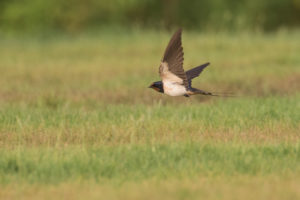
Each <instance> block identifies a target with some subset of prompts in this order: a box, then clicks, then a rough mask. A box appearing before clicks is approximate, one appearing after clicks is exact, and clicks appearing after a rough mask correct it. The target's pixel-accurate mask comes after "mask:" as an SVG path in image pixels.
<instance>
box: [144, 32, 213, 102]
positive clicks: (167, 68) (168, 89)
mask: <svg viewBox="0 0 300 200" xmlns="http://www.w3.org/2000/svg"><path fill="white" fill-rule="evenodd" d="M181 32H182V30H181V29H179V30H178V31H176V32H175V33H174V35H173V36H172V38H171V40H170V42H169V44H168V46H167V48H166V50H165V53H164V56H163V58H162V60H161V63H160V66H159V75H160V78H161V80H162V81H156V82H153V83H152V84H151V85H150V86H149V88H152V89H154V90H156V91H158V92H161V93H164V94H167V95H169V96H185V97H189V96H190V95H196V94H202V95H210V96H218V95H216V94H212V93H211V92H206V91H203V90H200V89H197V88H193V87H192V79H193V78H196V77H197V76H199V75H200V73H201V72H202V71H203V69H204V68H205V67H207V66H208V65H209V63H205V64H203V65H200V66H198V67H195V68H193V69H190V70H188V71H187V72H185V71H184V69H183V48H182V44H181Z"/></svg>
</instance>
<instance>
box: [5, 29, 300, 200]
mask: <svg viewBox="0 0 300 200" xmlns="http://www.w3.org/2000/svg"><path fill="white" fill-rule="evenodd" d="M169 37H170V33H167V32H154V31H127V32H126V31H122V32H118V31H115V32H109V31H108V32H104V33H103V32H99V33H93V34H84V35H79V36H73V37H72V36H57V37H51V38H42V37H38V38H35V37H33V36H31V37H28V36H26V37H23V38H20V37H19V38H18V39H16V38H11V37H2V38H1V39H0V74H1V79H0V147H1V148H0V199H100V198H102V199H201V198H202V199H299V198H300V189H299V188H300V187H299V185H300V133H299V129H300V112H299V110H300V56H299V52H300V32H298V31H293V32H285V31H282V32H278V33H275V34H259V33H255V34H250V33H242V34H237V33H236V34H229V33H215V34H203V33H202V34H199V33H196V32H184V33H183V45H184V50H185V63H184V65H185V69H189V68H191V67H194V66H196V65H197V64H202V63H205V62H207V61H210V62H211V65H210V66H209V67H208V68H207V69H205V71H204V72H202V75H201V76H200V77H199V78H198V79H196V80H195V81H194V82H193V84H194V86H195V87H198V88H201V89H203V90H208V91H213V92H214V91H215V92H232V93H234V94H235V95H236V97H232V98H219V97H204V96H195V97H191V98H185V97H175V98H172V97H167V96H164V95H162V94H159V93H156V92H155V91H153V90H150V89H147V86H148V85H150V83H151V82H152V81H156V80H158V79H159V76H158V65H159V61H160V58H161V56H162V53H163V51H164V48H165V46H166V44H167V42H168V40H169Z"/></svg>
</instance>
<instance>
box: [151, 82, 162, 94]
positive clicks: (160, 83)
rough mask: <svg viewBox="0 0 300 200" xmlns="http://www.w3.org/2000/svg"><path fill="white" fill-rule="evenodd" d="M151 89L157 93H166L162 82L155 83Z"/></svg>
mask: <svg viewBox="0 0 300 200" xmlns="http://www.w3.org/2000/svg"><path fill="white" fill-rule="evenodd" d="M149 88H152V89H153V90H156V91H157V92H162V93H163V92H164V89H163V85H162V82H161V81H157V82H153V83H152V84H151V85H150V86H149Z"/></svg>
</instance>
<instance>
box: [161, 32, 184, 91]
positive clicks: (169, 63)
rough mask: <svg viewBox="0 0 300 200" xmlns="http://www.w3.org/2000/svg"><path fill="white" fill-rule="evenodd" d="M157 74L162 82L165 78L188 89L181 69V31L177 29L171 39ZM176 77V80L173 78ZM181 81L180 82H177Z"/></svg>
mask: <svg viewBox="0 0 300 200" xmlns="http://www.w3.org/2000/svg"><path fill="white" fill-rule="evenodd" d="M159 74H160V76H161V78H162V80H163V81H164V79H165V80H166V79H167V78H171V79H173V80H176V82H181V84H183V85H184V86H185V87H186V88H188V86H189V84H188V79H187V76H186V73H185V72H184V69H183V48H182V44H181V29H179V30H178V31H177V32H176V33H175V34H174V35H173V36H172V38H171V40H170V42H169V44H168V46H167V48H166V50H165V53H164V56H163V59H162V62H161V65H160V67H159ZM175 77H177V78H175ZM179 79H181V81H179Z"/></svg>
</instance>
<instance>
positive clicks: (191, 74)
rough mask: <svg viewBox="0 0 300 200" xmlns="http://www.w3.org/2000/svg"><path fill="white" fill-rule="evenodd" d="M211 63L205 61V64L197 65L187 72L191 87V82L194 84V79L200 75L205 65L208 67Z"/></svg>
mask: <svg viewBox="0 0 300 200" xmlns="http://www.w3.org/2000/svg"><path fill="white" fill-rule="evenodd" d="M209 64H210V63H209V62H208V63H205V64H203V65H200V66H198V67H195V68H193V69H190V70H189V71H187V72H186V77H187V79H188V82H189V87H191V84H192V79H193V78H196V77H197V76H199V75H200V73H201V72H202V71H203V69H204V68H205V67H207V66H208V65H209Z"/></svg>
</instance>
